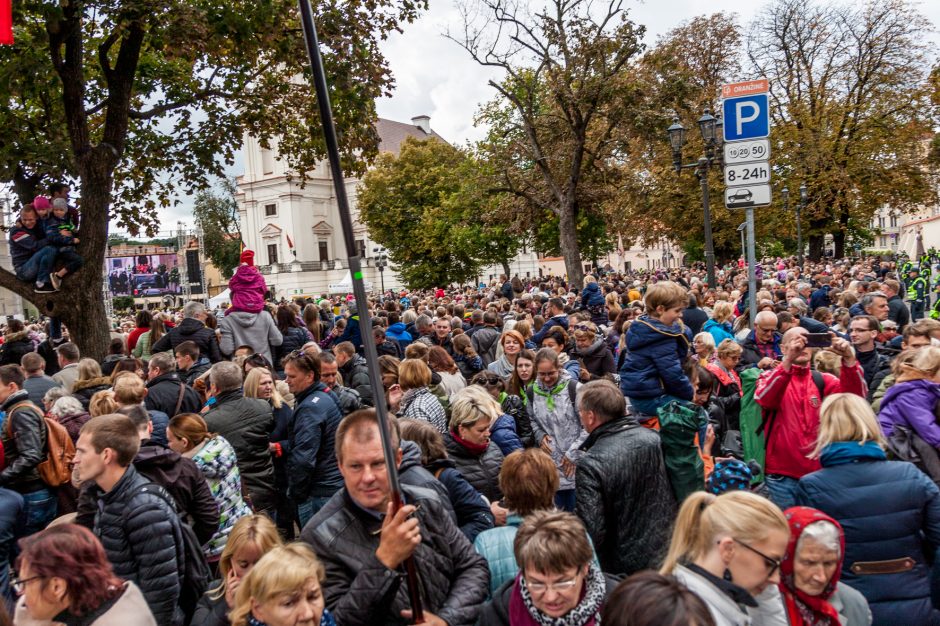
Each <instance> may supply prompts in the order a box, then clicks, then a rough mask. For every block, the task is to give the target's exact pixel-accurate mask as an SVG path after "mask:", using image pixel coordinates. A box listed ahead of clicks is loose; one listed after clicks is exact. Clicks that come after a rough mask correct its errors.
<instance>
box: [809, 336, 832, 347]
mask: <svg viewBox="0 0 940 626" xmlns="http://www.w3.org/2000/svg"><path fill="white" fill-rule="evenodd" d="M804 337H806V347H807V348H828V347H829V346H831V345H832V335H830V334H829V333H806V334H805V335H804Z"/></svg>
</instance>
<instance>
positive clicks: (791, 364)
mask: <svg viewBox="0 0 940 626" xmlns="http://www.w3.org/2000/svg"><path fill="white" fill-rule="evenodd" d="M808 335H809V333H807V331H806V329H805V328H802V327H799V326H797V327H795V328H791V329H790V330H788V331H787V332H786V333H784V335H783V339H781V341H780V347H781V350H782V352H783V360H782V362H781V363H780V365H778V366H777V367H775V368H774V369H772V370H770V371H767V372H765V373H764V374H762V375H761V377H760V378H759V379H758V381H757V388H756V390H755V392H754V399H755V400H756V401H757V403H758V404H759V405H760V406H761V407H762V408H763V432H764V438H765V441H766V442H767V443H766V446H767V453H766V458H765V461H764V470H765V472H766V482H767V488H768V489H769V491H770V499H771V500H773V501H774V503H775V504H776V505H777V506H779V507H780V508H781V509H787V508H789V507H791V506H795V504H796V502H795V500H794V493H795V490H796V485H797V483H798V481H799V479H800V478H802V477H803V476H805V475H806V474H809V473H810V472H815V471H816V470H818V469H820V467H821V466H820V464H819V460H818V459H812V458H809V456H808V455H809V453H810V451H811V450H812V449H813V447H814V446H815V444H816V435H817V433H818V431H819V407H820V406H822V401H823V398H825V397H827V396H830V395H832V394H834V393H854V394H856V395H859V396H861V397H863V398H864V397H865V394H866V391H867V389H866V386H865V373H864V371H863V370H862V367H861V365H859V363H858V360H857V359H856V358H855V349H854V348H853V347H852V345H851V344H850V343H849V342H848V341H846V340H845V339H843V338H841V337H838V336H836V334H835V333H830V337H831V345H830V346H829V347H827V348H824V349H825V350H829V351H830V352H834V353H835V354H837V355H839V356H840V357H841V358H842V366H841V370H840V372H839V377H838V378H837V377H835V376H832V375H831V374H823V373H820V372H817V371H814V370H812V369H811V367H812V362H813V354H814V353H815V351H816V350H817V349H818V348H811V347H808V346H807V345H806V344H807V340H808V339H809V337H808Z"/></svg>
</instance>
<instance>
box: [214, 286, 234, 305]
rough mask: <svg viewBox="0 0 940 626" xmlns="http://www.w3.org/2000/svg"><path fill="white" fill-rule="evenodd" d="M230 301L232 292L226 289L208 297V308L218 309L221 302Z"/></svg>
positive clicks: (226, 302) (227, 302)
mask: <svg viewBox="0 0 940 626" xmlns="http://www.w3.org/2000/svg"><path fill="white" fill-rule="evenodd" d="M231 301H232V292H231V291H229V290H228V289H226V290H225V291H221V292H219V294H218V295H216V296H214V297H212V298H209V309H218V308H219V307H221V306H222V305H223V304H229V303H231Z"/></svg>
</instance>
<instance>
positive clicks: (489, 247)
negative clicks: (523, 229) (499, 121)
mask: <svg viewBox="0 0 940 626" xmlns="http://www.w3.org/2000/svg"><path fill="white" fill-rule="evenodd" d="M481 168H482V166H481V165H480V163H479V162H477V161H476V160H475V159H473V158H471V157H470V156H469V155H468V154H467V153H466V152H465V151H463V150H460V149H458V148H455V147H453V146H451V145H450V144H447V143H445V142H443V141H439V140H436V139H428V140H424V141H419V140H416V139H413V138H408V139H406V140H405V142H404V143H403V144H402V146H401V152H400V154H399V155H398V156H397V157H396V156H395V155H393V154H391V153H384V154H382V155H381V156H380V157H379V159H378V161H377V162H376V164H375V167H374V168H372V169H371V170H370V171H369V172H368V173H366V175H365V177H364V178H363V181H362V184H361V186H360V187H359V191H358V204H359V218H360V220H361V221H362V223H363V224H365V225H366V226H367V227H368V229H369V233H370V235H371V236H372V238H373V239H374V240H375V241H376V242H377V243H379V244H381V245H382V246H385V248H386V249H387V250H388V252H389V257H390V259H391V261H392V263H393V264H394V265H395V267H396V270H397V271H398V272H399V274H400V275H401V277H402V280H403V281H404V282H405V284H406V285H408V286H409V287H411V288H415V289H421V288H431V287H437V286H443V285H448V284H451V283H464V282H467V281H471V280H473V279H474V277H476V276H477V273H478V272H479V270H480V268H481V267H484V266H486V265H490V264H493V263H501V264H503V266H504V267H505V266H506V264H507V262H508V260H509V259H511V258H512V257H513V256H515V254H516V251H517V250H518V247H519V239H518V237H516V236H514V235H512V234H511V233H510V232H509V231H508V229H507V227H506V225H504V224H499V223H491V222H488V221H487V220H486V218H485V216H486V215H487V214H489V213H490V206H491V204H492V203H494V202H497V201H498V199H496V198H494V197H492V196H491V195H490V194H489V193H488V192H487V191H486V189H485V188H484V187H483V186H481V185H480V184H479V182H478V181H479V179H480V177H481Z"/></svg>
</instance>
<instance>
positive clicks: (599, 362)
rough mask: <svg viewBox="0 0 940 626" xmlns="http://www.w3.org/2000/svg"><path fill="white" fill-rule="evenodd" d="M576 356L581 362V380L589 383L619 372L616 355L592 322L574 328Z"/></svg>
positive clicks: (579, 324) (581, 323) (582, 323)
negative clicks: (615, 359) (615, 360)
mask: <svg viewBox="0 0 940 626" xmlns="http://www.w3.org/2000/svg"><path fill="white" fill-rule="evenodd" d="M573 334H574V343H575V347H576V356H577V358H578V359H580V360H581V380H582V381H583V382H588V381H590V380H595V379H598V378H603V377H604V376H606V375H612V374H615V373H616V372H617V364H616V363H614V355H613V353H612V352H611V351H610V349H609V348H608V347H607V342H606V341H604V336H603V335H602V334H601V333H599V332H598V330H597V326H595V325H594V324H593V323H592V322H578V323H577V324H575V326H574V331H573Z"/></svg>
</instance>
